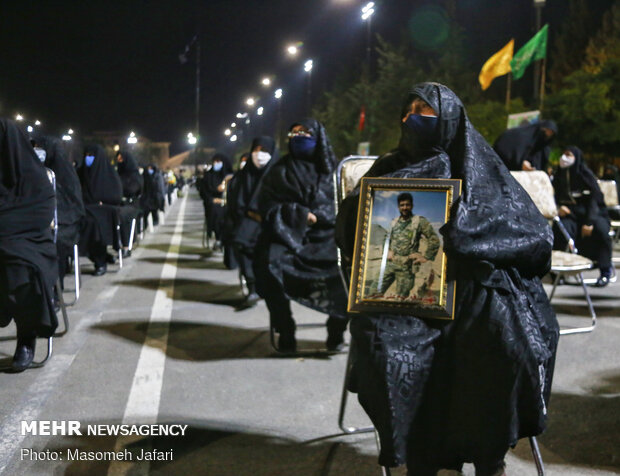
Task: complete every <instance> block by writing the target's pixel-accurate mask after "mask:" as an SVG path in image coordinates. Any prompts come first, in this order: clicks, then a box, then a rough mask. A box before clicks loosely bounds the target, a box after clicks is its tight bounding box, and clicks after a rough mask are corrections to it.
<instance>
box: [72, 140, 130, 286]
mask: <svg viewBox="0 0 620 476" xmlns="http://www.w3.org/2000/svg"><path fill="white" fill-rule="evenodd" d="M78 176H79V177H80V183H81V184H82V195H83V197H84V205H85V206H86V222H85V225H84V227H83V228H82V236H81V238H80V251H81V252H86V254H87V255H88V257H89V258H90V260H91V261H92V262H93V263H94V264H95V272H94V275H95V276H102V275H103V274H105V273H106V271H107V267H108V265H107V263H108V262H113V258H112V256H111V255H108V254H107V252H106V247H107V245H113V246H114V247H115V248H117V247H118V241H117V234H116V233H117V232H116V229H117V226H118V225H119V223H120V217H119V205H120V204H121V199H122V196H123V186H122V184H121V179H120V178H119V176H118V174H117V173H116V170H114V167H112V164H110V160H109V159H108V156H107V154H106V152H105V149H104V148H103V147H101V146H100V145H91V146H87V147H86V148H85V149H84V162H83V163H82V165H81V167H80V168H79V169H78Z"/></svg>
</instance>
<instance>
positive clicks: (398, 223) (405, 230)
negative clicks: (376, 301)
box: [378, 215, 440, 298]
mask: <svg viewBox="0 0 620 476" xmlns="http://www.w3.org/2000/svg"><path fill="white" fill-rule="evenodd" d="M422 237H425V238H426V240H427V247H426V252H425V253H424V258H426V259H427V260H428V261H432V260H434V259H435V256H436V255H437V252H438V251H439V246H440V242H439V237H438V236H437V233H435V230H433V227H432V226H431V224H430V222H429V221H428V220H427V219H426V218H424V217H423V216H420V215H412V216H410V217H409V218H407V219H403V218H402V217H398V218H395V219H394V220H393V221H392V224H391V230H390V251H391V252H392V254H393V258H392V260H391V261H388V263H387V266H386V270H385V274H384V276H383V283H381V288H380V289H379V290H378V291H379V292H380V293H381V294H384V293H385V292H386V291H387V290H388V288H389V287H390V286H391V285H392V283H393V282H394V281H396V294H397V296H398V297H402V298H406V297H408V296H409V293H410V292H411V289H412V288H413V285H414V283H415V279H416V273H417V272H418V271H419V269H420V264H413V261H414V260H413V259H411V258H409V255H411V254H412V253H418V252H419V249H420V241H421V238H422Z"/></svg>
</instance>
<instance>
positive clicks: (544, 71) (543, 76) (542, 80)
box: [539, 55, 547, 111]
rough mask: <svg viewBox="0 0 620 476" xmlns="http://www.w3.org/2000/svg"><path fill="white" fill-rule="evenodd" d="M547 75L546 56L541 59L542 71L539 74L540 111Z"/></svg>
mask: <svg viewBox="0 0 620 476" xmlns="http://www.w3.org/2000/svg"><path fill="white" fill-rule="evenodd" d="M546 75H547V56H546V55H545V57H544V58H543V60H542V73H541V75H540V107H539V109H540V110H541V111H542V109H543V101H544V99H545V80H546Z"/></svg>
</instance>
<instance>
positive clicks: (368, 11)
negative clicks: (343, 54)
mask: <svg viewBox="0 0 620 476" xmlns="http://www.w3.org/2000/svg"><path fill="white" fill-rule="evenodd" d="M373 13H375V2H368V3H367V4H366V5H365V6H364V7H363V8H362V20H364V21H365V22H366V25H367V27H368V28H367V37H366V63H367V64H368V73H369V74H370V53H371V50H372V48H371V46H370V45H371V43H372V36H371V23H372V14H373Z"/></svg>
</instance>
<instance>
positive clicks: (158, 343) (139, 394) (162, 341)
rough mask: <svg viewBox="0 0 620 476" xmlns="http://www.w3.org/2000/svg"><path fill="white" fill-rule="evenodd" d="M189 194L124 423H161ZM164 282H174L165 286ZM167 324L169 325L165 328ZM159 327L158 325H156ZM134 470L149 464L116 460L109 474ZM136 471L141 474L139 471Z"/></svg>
mask: <svg viewBox="0 0 620 476" xmlns="http://www.w3.org/2000/svg"><path fill="white" fill-rule="evenodd" d="M186 204H187V195H185V197H183V201H182V202H181V208H180V210H179V213H178V215H177V223H176V226H175V228H174V233H173V235H172V239H171V240H170V247H169V248H168V252H167V253H166V261H165V263H164V266H163V268H162V271H161V276H160V278H159V279H160V282H159V286H158V287H157V291H156V294H155V301H154V302H153V308H152V310H151V317H150V318H149V324H148V328H147V331H146V339H145V341H144V345H143V346H142V350H141V351H140V357H139V358H138V365H137V367H136V372H135V374H134V378H133V383H132V385H131V391H130V393H129V398H128V400H127V406H126V407H125V414H124V416H123V424H132V423H141V424H152V423H157V418H158V414H159V402H160V398H161V389H162V385H163V374H164V366H165V364H166V348H167V346H168V325H167V324H169V323H170V319H171V317H172V305H173V303H174V301H173V299H172V296H173V294H174V279H175V277H176V274H177V267H176V263H177V260H178V257H179V253H178V252H179V247H180V245H181V238H182V233H183V222H184V215H185V206H186ZM164 283H171V284H168V285H164ZM162 323H163V324H166V325H164V326H162ZM153 324H156V325H153ZM133 441H135V439H134V438H131V437H127V438H125V437H120V438H118V439H117V440H116V445H115V446H116V451H120V450H121V449H122V448H123V447H124V446H125V445H127V444H129V443H131V442H133ZM130 469H131V471H132V474H134V473H139V474H147V473H148V462H145V464H144V465H142V464H141V465H140V467H139V468H136V466H135V465H133V464H132V463H130V462H124V461H113V462H111V464H110V466H109V468H108V475H110V476H112V475H114V476H117V475H123V474H126V473H127V472H128V471H129V470H130ZM136 469H137V470H138V471H136Z"/></svg>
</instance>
